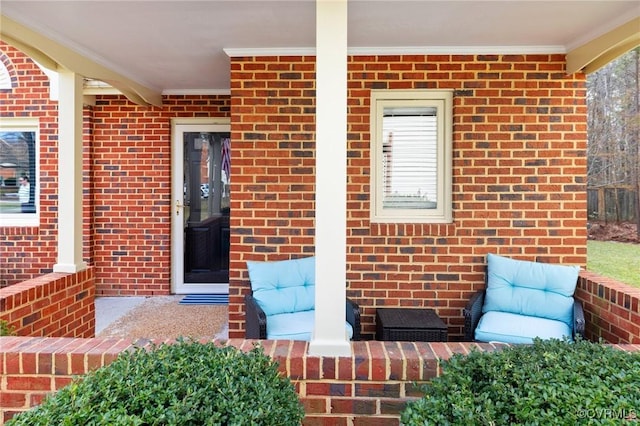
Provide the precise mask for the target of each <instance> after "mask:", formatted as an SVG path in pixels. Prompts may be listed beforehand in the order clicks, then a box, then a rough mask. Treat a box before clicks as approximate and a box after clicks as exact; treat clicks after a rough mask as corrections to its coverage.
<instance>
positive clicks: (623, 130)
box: [587, 48, 640, 237]
mask: <svg viewBox="0 0 640 426" xmlns="http://www.w3.org/2000/svg"><path fill="white" fill-rule="evenodd" d="M587 102H588V111H589V112H588V148H587V167H588V169H587V182H588V188H589V191H590V197H589V198H590V200H589V201H590V202H589V205H590V207H589V212H588V213H589V217H590V218H594V219H603V218H604V220H606V221H608V220H612V221H615V222H621V221H630V220H634V221H635V223H636V225H637V233H638V236H639V237H640V48H636V49H634V50H632V51H630V52H628V53H626V54H625V55H623V56H621V57H619V58H618V59H616V60H614V61H612V62H611V63H609V64H608V65H606V66H605V67H603V68H601V69H600V70H598V71H597V72H595V73H593V74H591V75H589V76H588V79H587ZM595 194H597V196H595ZM592 195H593V196H592ZM596 200H597V201H596Z"/></svg>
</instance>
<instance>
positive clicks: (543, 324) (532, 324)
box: [474, 311, 572, 343]
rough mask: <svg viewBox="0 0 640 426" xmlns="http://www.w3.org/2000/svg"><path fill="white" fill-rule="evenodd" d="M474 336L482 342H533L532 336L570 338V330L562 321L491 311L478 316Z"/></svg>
mask: <svg viewBox="0 0 640 426" xmlns="http://www.w3.org/2000/svg"><path fill="white" fill-rule="evenodd" d="M474 337H475V339H476V340H479V341H482V342H504V343H533V338H534V337H539V338H541V339H552V338H556V339H563V338H564V337H568V338H569V339H571V338H572V331H571V328H570V327H569V326H567V324H565V323H564V322H562V321H556V320H552V319H547V318H540V317H530V316H526V315H518V314H512V313H509V312H497V311H492V312H487V313H486V314H484V315H482V317H480V321H479V322H478V326H477V327H476V331H475V336H474Z"/></svg>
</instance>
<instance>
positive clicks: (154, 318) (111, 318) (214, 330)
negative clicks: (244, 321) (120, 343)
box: [95, 295, 229, 340]
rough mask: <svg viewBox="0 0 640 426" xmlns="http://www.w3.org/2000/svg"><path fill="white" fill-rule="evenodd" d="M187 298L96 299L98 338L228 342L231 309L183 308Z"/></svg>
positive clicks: (190, 306) (213, 306)
mask: <svg viewBox="0 0 640 426" xmlns="http://www.w3.org/2000/svg"><path fill="white" fill-rule="evenodd" d="M183 297H184V296H182V295H171V296H149V297H100V296H98V297H96V299H95V308H96V337H128V338H159V339H175V338H178V337H180V336H182V337H193V338H198V339H199V338H211V339H218V340H226V339H228V334H229V333H228V319H229V316H228V306H227V305H181V304H180V303H179V302H180V300H182V298H183Z"/></svg>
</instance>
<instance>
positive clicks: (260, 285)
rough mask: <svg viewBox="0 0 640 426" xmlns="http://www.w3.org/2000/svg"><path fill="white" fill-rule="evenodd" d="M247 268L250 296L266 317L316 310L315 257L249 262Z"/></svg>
mask: <svg viewBox="0 0 640 426" xmlns="http://www.w3.org/2000/svg"><path fill="white" fill-rule="evenodd" d="M247 269H248V270H249V280H250V281H251V290H252V292H253V297H254V298H255V299H256V301H257V302H258V304H259V305H260V307H261V308H262V310H263V311H264V313H265V314H266V315H267V316H268V315H277V314H284V313H292V312H298V311H309V310H313V309H315V284H316V262H315V257H305V258H302V259H292V260H281V261H274V262H255V261H248V262H247Z"/></svg>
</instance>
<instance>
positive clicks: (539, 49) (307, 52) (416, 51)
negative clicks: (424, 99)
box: [223, 45, 567, 58]
mask: <svg viewBox="0 0 640 426" xmlns="http://www.w3.org/2000/svg"><path fill="white" fill-rule="evenodd" d="M223 50H224V52H225V53H226V54H227V56H229V57H230V58H239V57H264V56H315V55H316V49H315V48H314V47H291V48H288V47H281V48H224V49H223ZM565 53H567V49H566V48H565V47H564V46H560V45H541V46H386V47H385V46H383V47H350V48H348V49H347V54H348V55H354V56H369V55H489V54H494V55H540V54H545V55H547V54H565Z"/></svg>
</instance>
